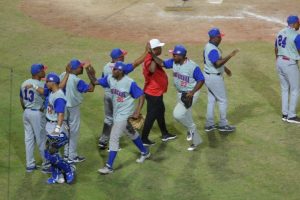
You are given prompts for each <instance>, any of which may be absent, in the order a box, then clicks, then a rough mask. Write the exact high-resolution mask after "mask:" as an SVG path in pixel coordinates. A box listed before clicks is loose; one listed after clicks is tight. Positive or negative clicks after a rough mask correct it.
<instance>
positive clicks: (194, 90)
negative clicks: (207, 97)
mask: <svg viewBox="0 0 300 200" xmlns="http://www.w3.org/2000/svg"><path fill="white" fill-rule="evenodd" d="M204 82H205V81H199V82H197V84H196V85H195V87H194V88H193V90H192V91H191V92H192V94H193V95H194V94H195V93H196V92H197V91H198V90H200V88H201V87H202V86H203V84H204Z"/></svg>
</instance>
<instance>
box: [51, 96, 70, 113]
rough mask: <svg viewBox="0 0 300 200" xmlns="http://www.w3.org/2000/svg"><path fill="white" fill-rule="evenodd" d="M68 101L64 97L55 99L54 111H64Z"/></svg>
mask: <svg viewBox="0 0 300 200" xmlns="http://www.w3.org/2000/svg"><path fill="white" fill-rule="evenodd" d="M66 104H67V101H66V100H64V99H63V98H58V99H56V100H55V101H54V111H55V112H56V113H64V112H65V108H66Z"/></svg>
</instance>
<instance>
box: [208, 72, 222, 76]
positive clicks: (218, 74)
mask: <svg viewBox="0 0 300 200" xmlns="http://www.w3.org/2000/svg"><path fill="white" fill-rule="evenodd" d="M205 74H208V75H211V74H214V75H217V76H220V75H221V73H208V72H205Z"/></svg>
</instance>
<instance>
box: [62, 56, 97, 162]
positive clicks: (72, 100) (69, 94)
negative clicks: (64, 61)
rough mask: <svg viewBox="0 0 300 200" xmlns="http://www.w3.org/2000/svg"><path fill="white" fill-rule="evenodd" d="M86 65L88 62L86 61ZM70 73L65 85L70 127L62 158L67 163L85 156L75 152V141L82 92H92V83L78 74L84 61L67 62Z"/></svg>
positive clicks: (76, 139)
mask: <svg viewBox="0 0 300 200" xmlns="http://www.w3.org/2000/svg"><path fill="white" fill-rule="evenodd" d="M86 64H87V65H88V63H86ZM69 65H70V74H69V78H68V81H67V84H66V87H65V91H66V99H67V112H68V125H69V127H70V135H69V140H70V141H69V143H68V144H66V145H65V150H64V159H66V160H67V161H68V162H69V163H78V162H83V161H84V160H85V157H83V156H78V154H77V141H78V137H79V129H80V104H81V103H82V100H83V95H82V94H83V93H86V92H93V91H94V85H93V84H91V83H90V84H87V83H86V82H85V81H83V80H81V79H80V78H79V77H78V75H80V74H82V73H83V67H84V65H85V63H83V62H81V61H79V60H77V59H73V60H71V61H70V63H69ZM64 76H65V72H64V73H62V74H61V75H60V80H62V79H63V78H64Z"/></svg>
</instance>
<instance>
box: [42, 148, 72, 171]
mask: <svg viewBox="0 0 300 200" xmlns="http://www.w3.org/2000/svg"><path fill="white" fill-rule="evenodd" d="M45 158H46V159H47V160H49V161H50V163H51V165H52V167H57V168H58V169H60V170H63V171H64V172H65V173H67V172H71V171H72V169H71V166H70V164H69V163H67V162H66V161H65V160H63V159H62V158H61V157H60V155H59V154H58V153H54V154H50V152H49V151H48V150H45Z"/></svg>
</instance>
